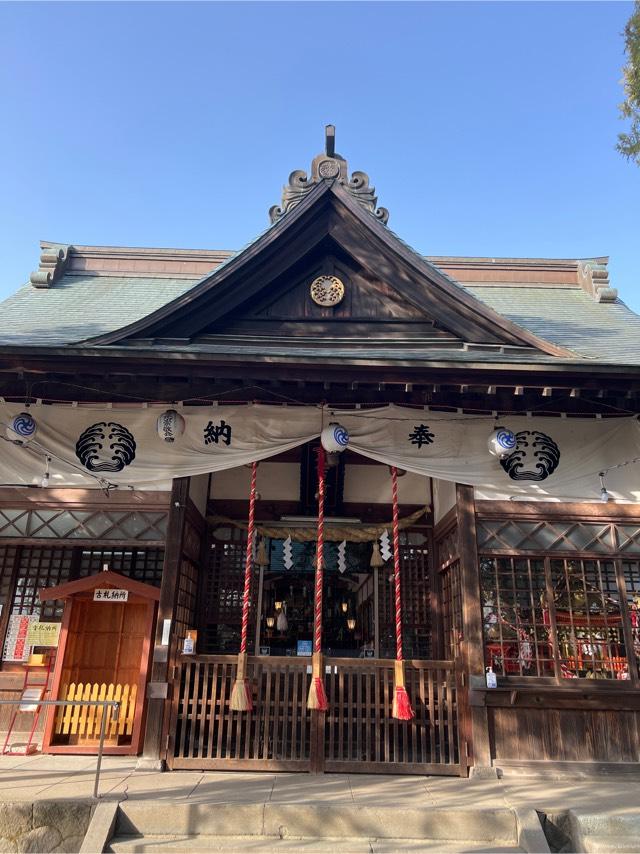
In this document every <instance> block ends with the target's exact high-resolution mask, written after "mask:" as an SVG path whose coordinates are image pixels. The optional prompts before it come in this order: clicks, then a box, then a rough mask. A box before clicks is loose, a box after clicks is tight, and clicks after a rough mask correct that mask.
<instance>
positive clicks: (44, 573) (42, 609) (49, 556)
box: [11, 546, 73, 620]
mask: <svg viewBox="0 0 640 854" xmlns="http://www.w3.org/2000/svg"><path fill="white" fill-rule="evenodd" d="M72 554H73V552H72V550H71V549H65V548H58V547H54V548H47V547H40V546H33V547H28V548H22V549H20V555H19V558H18V572H17V577H16V586H15V591H14V594H13V601H12V603H11V613H12V614H39V615H40V619H41V620H60V619H62V610H63V607H64V602H60V601H58V600H56V601H54V602H40V598H39V596H38V590H40V589H41V588H42V587H55V586H57V585H58V584H64V582H65V581H69V579H70V577H71V560H72Z"/></svg>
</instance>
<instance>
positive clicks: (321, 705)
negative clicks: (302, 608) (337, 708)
mask: <svg viewBox="0 0 640 854" xmlns="http://www.w3.org/2000/svg"><path fill="white" fill-rule="evenodd" d="M324 465H325V460H324V450H323V449H322V448H318V544H317V547H316V578H315V588H314V595H313V657H312V660H311V664H312V671H311V685H310V686H309V696H308V697H307V708H308V709H318V710H319V711H321V712H326V711H327V709H328V708H329V703H328V701H327V694H326V692H325V690H324V680H323V673H322V575H323V569H324V555H323V552H324V471H325V468H324Z"/></svg>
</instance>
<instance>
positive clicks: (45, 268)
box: [29, 243, 71, 288]
mask: <svg viewBox="0 0 640 854" xmlns="http://www.w3.org/2000/svg"><path fill="white" fill-rule="evenodd" d="M40 250H41V253H42V254H41V255H40V266H39V267H38V269H37V270H35V272H33V273H32V274H31V275H30V276H29V281H30V282H31V284H32V285H33V287H34V288H50V287H51V286H52V285H53V284H54V282H56V281H57V280H58V279H59V278H60V277H61V276H62V274H63V273H64V271H65V268H66V266H67V263H68V261H69V252H70V250H71V246H65V245H64V244H61V243H41V244H40Z"/></svg>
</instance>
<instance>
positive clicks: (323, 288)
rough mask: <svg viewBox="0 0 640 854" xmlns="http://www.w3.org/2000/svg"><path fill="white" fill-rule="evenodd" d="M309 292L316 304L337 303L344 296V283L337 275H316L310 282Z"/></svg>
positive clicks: (330, 304) (329, 304) (327, 304)
mask: <svg viewBox="0 0 640 854" xmlns="http://www.w3.org/2000/svg"><path fill="white" fill-rule="evenodd" d="M310 293H311V299H312V300H313V301H314V302H315V303H316V305H323V306H332V305H338V303H339V302H340V301H341V300H342V298H343V297H344V285H343V283H342V282H341V281H340V279H339V278H338V277H337V276H326V275H325V276H318V278H317V279H314V280H313V281H312V282H311V288H310Z"/></svg>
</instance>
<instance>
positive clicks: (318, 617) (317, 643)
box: [313, 448, 324, 652]
mask: <svg viewBox="0 0 640 854" xmlns="http://www.w3.org/2000/svg"><path fill="white" fill-rule="evenodd" d="M323 552H324V450H323V449H322V448H318V543H317V546H316V577H315V592H314V614H313V651H314V652H322V574H323V568H324V562H323Z"/></svg>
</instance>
